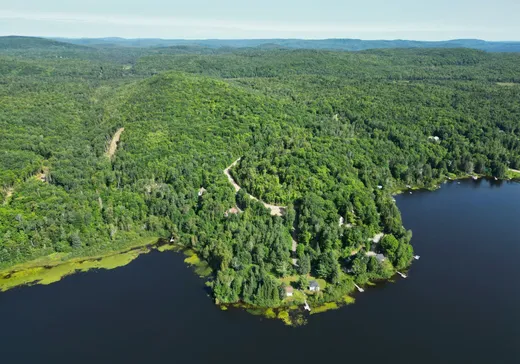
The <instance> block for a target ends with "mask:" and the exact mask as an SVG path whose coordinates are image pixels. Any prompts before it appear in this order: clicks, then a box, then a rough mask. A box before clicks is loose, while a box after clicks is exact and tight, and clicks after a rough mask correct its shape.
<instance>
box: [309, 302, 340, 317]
mask: <svg viewBox="0 0 520 364" xmlns="http://www.w3.org/2000/svg"><path fill="white" fill-rule="evenodd" d="M337 308H339V306H338V304H337V303H336V302H327V303H324V304H322V305H321V306H317V307H313V308H312V311H311V315H315V314H317V313H322V312H325V311H329V310H336V309H337Z"/></svg>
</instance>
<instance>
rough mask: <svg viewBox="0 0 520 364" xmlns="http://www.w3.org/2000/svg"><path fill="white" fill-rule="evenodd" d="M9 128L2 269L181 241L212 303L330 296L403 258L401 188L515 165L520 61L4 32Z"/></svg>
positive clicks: (1, 120)
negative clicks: (144, 43) (141, 243)
mask: <svg viewBox="0 0 520 364" xmlns="http://www.w3.org/2000/svg"><path fill="white" fill-rule="evenodd" d="M120 128H124V131H123V132H122V133H121V139H120V140H119V143H118V144H117V150H116V151H115V154H114V155H108V154H107V150H108V147H109V144H110V141H111V138H112V137H113V135H114V134H115V133H116V131H117V130H118V129H120ZM0 130H1V131H0V202H1V204H0V269H7V268H9V267H12V266H14V265H16V264H18V263H23V262H28V261H31V260H34V259H36V258H39V257H43V256H49V255H52V254H55V253H65V254H68V255H69V256H70V257H77V256H89V255H93V254H99V253H102V252H104V251H109V250H112V249H114V248H116V247H124V246H127V245H129V244H131V242H132V241H135V240H136V239H139V238H142V237H158V238H165V239H169V238H170V237H173V238H174V239H175V241H176V243H177V244H179V245H181V246H183V247H185V248H189V249H191V250H193V251H194V252H196V253H197V255H198V256H199V257H200V259H202V260H203V261H205V262H207V264H208V265H209V266H210V267H211V269H212V272H213V273H212V275H211V277H210V278H209V282H208V285H209V286H210V288H211V289H212V292H213V295H214V298H215V300H216V302H217V303H221V304H228V303H239V302H240V303H246V304H249V305H252V306H260V307H280V306H284V305H290V304H293V303H295V302H299V301H298V300H302V299H303V298H302V297H303V296H299V295H296V294H295V295H294V297H286V288H287V286H288V285H291V286H293V287H294V288H295V289H297V290H299V291H301V292H305V293H306V294H307V295H308V296H309V299H310V300H312V301H314V302H331V301H337V300H341V299H342V297H344V296H345V295H347V294H348V293H349V292H351V291H352V290H353V287H354V283H356V284H359V285H362V284H366V283H367V282H369V281H375V280H379V279H387V278H390V277H391V276H392V275H393V274H394V273H395V271H396V270H402V269H406V268H407V267H408V266H409V265H410V264H411V261H412V257H413V248H412V245H411V244H410V242H411V239H412V233H411V231H407V230H406V228H405V227H404V226H403V223H402V221H401V216H400V212H399V209H398V208H397V206H396V204H395V201H394V199H393V198H392V195H393V194H395V193H398V192H401V191H406V190H407V189H409V188H435V187H436V186H438V185H439V184H440V183H441V182H442V181H444V180H445V179H447V178H460V177H467V176H472V175H479V176H488V177H496V178H507V177H508V176H509V175H510V169H517V170H518V169H520V139H519V136H520V54H518V53H487V52H484V51H481V50H474V49H461V48H449V49H448V48H445V49H441V48H434V49H422V48H419V49H376V50H364V51H360V52H345V51H325V50H312V49H283V48H275V49H268V48H262V47H260V48H237V49H230V48H211V49H210V48H204V47H201V46H196V47H192V46H174V47H163V48H160V47H156V48H152V47H151V48H126V47H110V48H109V47H106V48H102V47H101V48H93V47H89V46H86V45H74V44H69V43H62V42H58V41H51V40H46V39H40V38H23V37H3V38H2V37H0ZM238 158H240V160H239V162H238V163H237V164H236V165H235V166H234V167H233V168H232V169H231V170H230V173H231V175H232V177H233V179H234V180H235V181H236V183H238V184H239V185H240V186H241V187H242V189H241V190H240V191H239V192H238V193H236V191H235V189H234V188H233V186H232V185H231V184H230V183H229V181H228V179H227V177H226V175H225V174H224V173H223V171H224V169H225V168H226V167H228V166H229V165H230V164H231V163H232V162H233V161H235V160H237V159H238ZM248 195H252V196H254V197H255V198H256V199H251V198H250V197H248ZM257 199H258V200H257ZM262 202H265V203H269V204H274V205H280V206H283V207H284V213H283V214H282V216H278V215H275V214H272V213H271V211H269V209H267V208H266V207H265V205H264V204H263V203H262ZM381 234H384V235H381ZM381 236H382V238H381V239H380V240H379V238H380V237H381ZM374 237H379V238H375V239H374ZM293 239H294V241H296V243H297V245H296V249H294V250H293V246H292V244H293ZM412 242H413V240H412ZM376 253H377V254H382V255H383V256H384V259H378V258H376V255H375V254H376ZM379 257H380V256H379ZM310 281H316V282H318V283H319V286H320V291H319V292H310V291H309V282H310Z"/></svg>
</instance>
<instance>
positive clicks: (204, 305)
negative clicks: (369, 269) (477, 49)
mask: <svg viewBox="0 0 520 364" xmlns="http://www.w3.org/2000/svg"><path fill="white" fill-rule="evenodd" d="M396 199H397V203H398V205H399V207H400V208H401V211H402V215H403V220H404V224H405V226H406V227H407V228H411V229H412V230H413V232H414V237H413V243H414V245H415V249H416V251H417V253H418V254H420V255H421V259H420V260H419V261H417V262H415V263H414V265H413V266H412V268H411V270H410V272H409V278H408V279H396V282H395V283H387V284H384V285H380V286H378V287H375V288H369V289H368V290H367V291H366V292H365V293H363V294H357V296H356V299H357V303H356V304H355V305H352V306H348V307H345V308H342V309H340V310H336V311H332V312H327V313H324V314H321V315H317V316H312V317H310V319H309V322H308V324H307V325H306V326H304V327H299V328H291V327H286V326H284V325H283V324H282V323H281V322H278V321H271V320H266V319H262V318H260V317H256V316H252V315H250V314H248V313H246V312H243V311H240V310H230V311H227V312H224V311H220V310H219V309H218V308H217V307H216V306H215V305H214V304H213V303H212V301H211V299H210V298H209V297H207V293H206V291H205V290H204V282H203V281H202V280H201V279H199V278H198V277H196V276H195V275H194V274H193V272H192V271H191V269H190V268H187V267H186V266H185V265H184V263H183V256H182V255H180V254H176V253H172V252H168V253H157V252H154V253H150V254H148V255H145V256H142V257H139V258H138V259H137V260H136V261H135V262H133V263H131V264H130V265H128V266H126V267H123V268H119V269H116V270H111V271H99V272H88V273H81V274H77V275H74V276H70V277H67V278H65V279H64V280H62V281H61V282H59V283H56V284H52V285H50V286H34V287H22V288H17V289H14V290H11V291H8V292H5V293H0V363H5V364H14V363H43V364H46V363H53V364H54V363H75V364H82V363H88V364H92V363H97V364H101V363H176V364H178V363H226V364H228V363H229V364H232V363H241V364H242V363H251V364H256V363H258V364H260V363H261V364H265V363H329V362H330V363H332V362H338V363H339V362H341V363H346V362H362V363H378V364H379V363H519V362H520V313H519V308H520V293H519V292H518V282H519V281H520V184H513V183H502V184H500V186H499V185H498V184H490V183H489V182H486V181H482V182H478V183H475V182H473V181H467V182H462V183H461V184H460V185H459V184H457V183H452V184H447V185H443V188H442V189H440V190H438V191H435V192H414V194H413V195H409V194H405V195H401V196H398V197H397V198H396Z"/></svg>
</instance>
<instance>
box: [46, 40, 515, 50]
mask: <svg viewBox="0 0 520 364" xmlns="http://www.w3.org/2000/svg"><path fill="white" fill-rule="evenodd" d="M52 39H53V40H56V41H60V42H65V43H72V44H76V45H84V46H90V47H134V48H157V47H172V46H199V47H208V48H221V47H230V48H245V47H261V48H299V49H304V48H305V49H327V50H344V51H362V50H366V49H378V48H473V49H480V50H484V51H488V52H520V42H488V41H484V40H480V39H454V40H448V41H437V42H426V41H415V40H400V39H398V40H361V39H321V40H305V39H204V40H202V39H201V40H186V39H159V38H143V39H125V38H79V39H77V38H52Z"/></svg>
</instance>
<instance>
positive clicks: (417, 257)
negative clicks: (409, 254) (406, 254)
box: [413, 255, 421, 260]
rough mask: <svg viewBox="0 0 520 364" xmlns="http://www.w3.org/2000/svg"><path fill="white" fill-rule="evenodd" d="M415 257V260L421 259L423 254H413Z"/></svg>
mask: <svg viewBox="0 0 520 364" xmlns="http://www.w3.org/2000/svg"><path fill="white" fill-rule="evenodd" d="M413 259H415V260H419V259H421V256H420V255H414V256H413Z"/></svg>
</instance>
